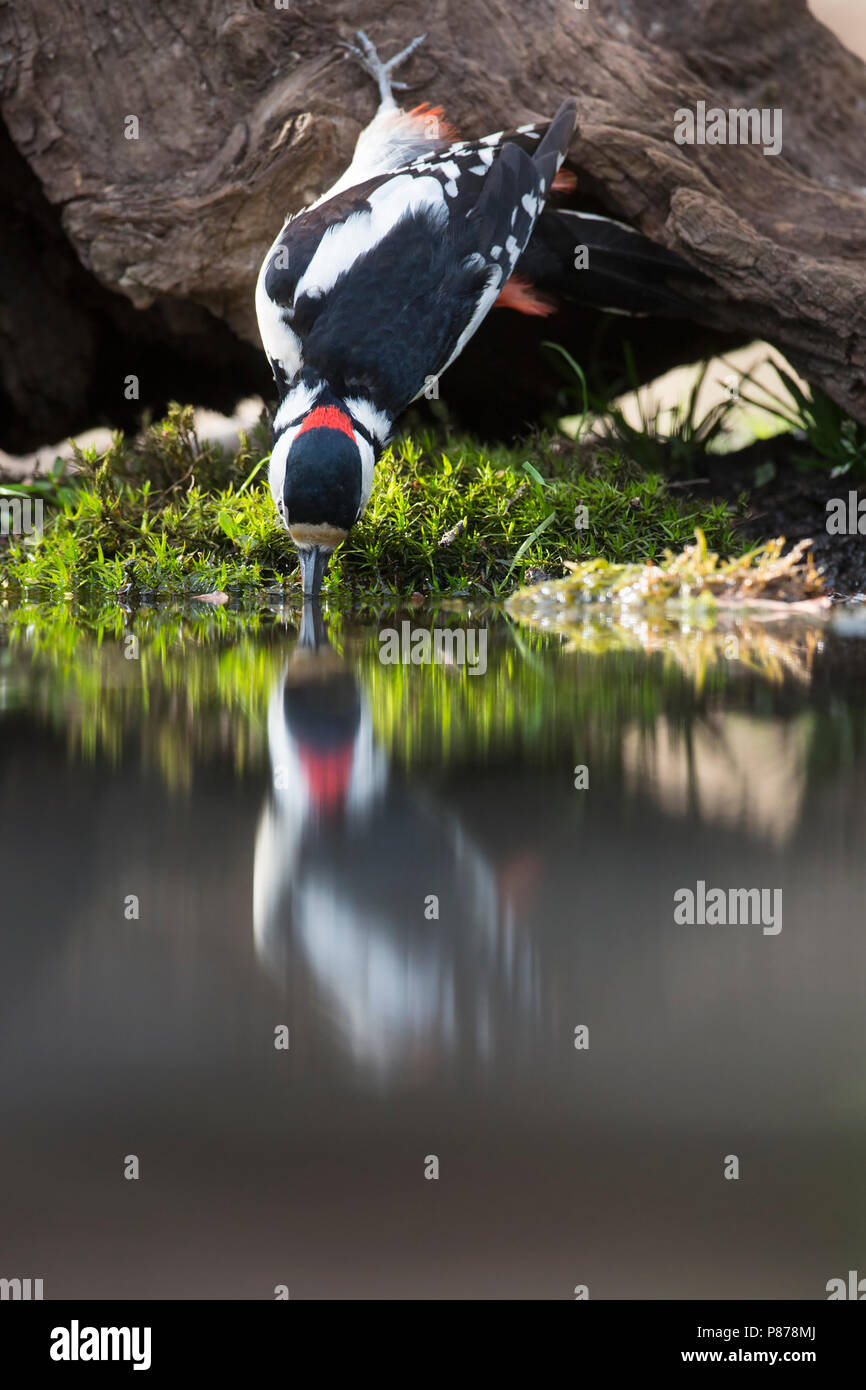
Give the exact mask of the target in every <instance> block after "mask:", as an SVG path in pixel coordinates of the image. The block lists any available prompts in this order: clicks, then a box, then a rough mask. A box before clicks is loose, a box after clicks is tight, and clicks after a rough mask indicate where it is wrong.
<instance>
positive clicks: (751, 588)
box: [508, 531, 825, 689]
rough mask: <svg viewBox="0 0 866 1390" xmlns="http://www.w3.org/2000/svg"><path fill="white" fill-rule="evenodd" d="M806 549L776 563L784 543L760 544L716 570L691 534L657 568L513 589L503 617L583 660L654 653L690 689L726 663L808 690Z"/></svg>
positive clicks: (587, 566) (599, 571) (819, 607)
mask: <svg viewBox="0 0 866 1390" xmlns="http://www.w3.org/2000/svg"><path fill="white" fill-rule="evenodd" d="M807 545H808V543H802V544H800V545H797V546H794V547H793V548H792V549H791V550H790V551H789V552H788V553H787V554H783V553H782V551H783V547H784V541H781V540H775V541H768V542H767V543H766V544H765V545H761V546H758V547H756V548H755V549H754V550H752V551H750V552H749V553H748V554H747V555H744V556H741V557H740V558H738V559H734V560H727V561H721V560H720V559H719V557H718V555H717V554H715V553H714V552H712V551H711V550H709V548H708V546H707V543H706V539H705V537H704V535H703V533H702V532H700V531H699V532H698V533H697V540H696V543H695V544H694V545H690V546H686V547H685V549H684V550H683V551H682V552H681V553H680V554H679V555H672V554H671V553H670V552H668V553H667V555H666V556H665V559H664V561H663V563H662V564H661V565H652V566H651V565H612V564H609V563H607V562H606V561H604V560H588V561H585V562H583V563H577V564H571V565H569V566H568V568H569V569H570V570H571V574H570V575H569V577H568V578H567V579H560V580H551V581H549V582H547V583H544V584H538V585H535V586H533V587H532V588H529V589H521V590H520V591H519V592H518V593H516V594H514V595H513V596H512V598H511V599H509V601H508V610H509V612H510V613H511V614H512V616H513V617H515V618H517V619H518V620H519V621H520V622H522V623H525V624H527V625H528V626H530V627H534V628H538V629H542V630H544V631H548V632H556V633H558V634H559V635H560V636H562V637H564V638H566V639H567V641H568V643H569V646H570V647H571V648H572V649H576V650H580V651H582V652H592V653H594V654H596V655H598V654H601V653H603V652H609V651H623V650H631V651H642V652H646V653H651V652H660V653H662V655H663V658H664V661H665V664H667V665H676V666H678V667H679V668H680V669H681V670H683V671H684V672H686V673H687V674H688V675H689V676H691V678H692V679H693V680H694V682H695V685H696V687H697V688H698V689H701V688H703V686H704V684H705V682H706V680H707V677H708V673H709V672H710V671H712V670H713V669H714V668H716V669H724V666H725V664H726V663H727V664H728V665H729V668H730V670H732V671H733V670H734V669H737V670H738V671H739V672H742V671H743V670H749V671H752V672H753V673H755V674H758V675H760V676H762V677H763V678H764V679H765V680H768V681H772V682H775V683H779V682H781V681H782V680H783V679H784V677H785V675H789V676H793V677H795V678H796V679H798V680H801V681H803V682H807V681H808V680H809V678H810V676H811V672H812V664H813V659H814V656H815V653H816V651H817V650H818V646H819V643H820V640H821V637H822V635H823V624H822V618H823V614H824V607H825V601H824V600H823V599H822V598H821V597H820V596H821V594H822V592H823V585H822V582H821V578H820V574H819V572H818V571H817V570H816V569H815V567H814V565H813V563H812V558H811V554H810V552H809V551H808V549H807ZM784 601H787V603H786V602H784ZM768 617H772V619H773V622H772V624H769V623H767V622H766V621H762V619H767V618H768Z"/></svg>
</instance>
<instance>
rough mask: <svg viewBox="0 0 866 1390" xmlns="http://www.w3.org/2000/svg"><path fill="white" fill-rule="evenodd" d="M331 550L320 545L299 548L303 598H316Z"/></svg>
mask: <svg viewBox="0 0 866 1390" xmlns="http://www.w3.org/2000/svg"><path fill="white" fill-rule="evenodd" d="M331 554H332V552H331V550H330V549H328V550H325V549H324V548H323V547H322V546H320V545H305V546H299V548H298V556H299V558H300V561H301V587H302V589H303V594H304V598H318V597H319V591H320V590H321V587H322V580H323V579H324V577H325V570H326V569H327V568H328V562H329V560H330V558H331Z"/></svg>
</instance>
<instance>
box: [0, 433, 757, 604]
mask: <svg viewBox="0 0 866 1390" xmlns="http://www.w3.org/2000/svg"><path fill="white" fill-rule="evenodd" d="M266 462H267V454H266V446H265V438H264V434H263V433H260V432H259V433H255V434H254V437H253V439H251V440H244V441H242V445H241V448H240V450H239V451H238V452H237V453H236V454H235V455H226V454H224V453H223V452H222V451H221V450H220V449H219V448H218V447H217V446H215V445H210V444H205V445H201V444H200V443H199V441H198V440H197V439H196V437H195V434H194V430H193V424H192V411H191V410H190V409H189V408H188V407H185V408H181V407H179V406H175V407H172V410H171V411H170V413H169V415H168V417H167V418H166V419H165V420H164V421H161V422H160V423H159V424H156V425H153V426H151V427H150V428H149V429H148V430H146V431H145V433H144V434H143V436H142V437H141V438H140V439H139V440H137V441H130V440H127V439H125V438H124V437H123V436H121V435H117V436H116V437H115V439H114V441H113V443H112V445H111V447H110V448H109V449H108V450H106V451H105V452H104V453H102V454H99V453H96V452H94V451H88V452H84V453H79V455H78V458H77V465H78V468H79V469H80V471H79V472H78V473H77V474H75V475H74V476H72V477H64V476H60V475H57V476H56V477H55V478H54V479H53V480H52V482H51V484H50V485H49V486H48V487H47V488H46V485H45V484H42V485H41V488H40V495H41V496H43V497H44V499H45V514H44V515H45V527H44V532H43V534H42V536H41V537H37V536H31V537H24V538H18V537H13V538H10V539H9V540H7V541H6V542H5V544H4V546H3V549H2V550H0V576H2V578H3V580H4V581H5V583H6V584H7V585H8V586H15V587H21V588H31V587H33V586H35V587H37V588H42V587H43V586H44V587H47V588H49V589H51V590H53V591H55V592H56V591H58V590H59V591H61V592H72V591H77V590H79V589H81V588H83V587H84V586H93V587H95V588H96V589H97V590H102V591H105V592H109V591H111V592H113V591H115V590H117V589H118V588H119V587H120V586H121V585H122V584H123V582H124V572H123V571H124V564H125V563H126V562H129V561H131V560H134V561H135V568H134V574H135V580H136V582H137V584H138V585H139V587H140V588H141V589H142V591H143V592H145V593H147V592H148V591H151V592H157V593H184V592H186V593H190V592H205V591H208V590H214V589H223V590H227V591H231V590H232V589H233V588H239V587H243V588H245V589H250V588H252V589H269V588H272V587H274V586H280V587H283V586H284V585H286V584H288V583H290V582H291V583H294V582H295V581H296V580H297V560H296V556H295V553H294V549H293V547H292V545H291V543H290V542H289V540H288V538H287V537H286V535H285V533H284V532H283V531H282V529H281V528H280V527H279V526H278V523H277V518H276V514H275V511H274V507H273V503H272V501H271V498H270V494H269V492H268V489H267V485H266V482H264V481H263V478H264V473H265V466H266ZM376 473H377V476H376V482H375V485H374V490H373V495H372V498H371V501H370V504H369V506H368V508H367V511H366V513H365V516H364V518H363V520H362V521H361V523H359V525H358V526H357V527H356V528H355V529H354V531H353V532H352V534H351V536H350V537H349V540H348V541H347V542H346V543H345V544H344V545H343V546H342V547H341V548H340V549H339V550H338V551H337V553H336V555H335V558H334V561H333V562H332V565H331V570H330V572H329V575H328V579H327V580H326V587H325V592H326V594H330V595H331V596H332V597H335V596H337V595H339V593H340V592H341V590H343V589H346V588H348V589H350V590H351V591H352V592H353V593H358V592H368V593H369V592H379V593H381V592H382V591H383V590H388V591H393V592H397V593H402V594H408V593H411V592H413V591H417V590H422V591H424V592H425V593H429V594H434V595H435V594H443V595H444V594H453V593H455V592H457V593H459V592H468V593H472V594H474V595H478V594H486V595H488V596H490V597H499V596H501V595H504V594H505V593H507V592H509V591H510V590H511V589H513V587H514V586H515V584H517V583H519V582H520V581H521V580H522V579H523V578H524V577H525V575H526V573H527V571H528V570H529V569H530V568H531V567H541V568H542V569H544V570H545V571H548V572H550V573H559V572H561V566H562V563H563V561H564V560H574V559H580V558H581V557H590V556H592V557H596V556H601V557H604V558H606V559H608V560H610V561H615V562H633V563H642V562H645V561H650V560H654V559H656V558H658V557H659V556H660V555H661V554H662V552H663V551H664V550H665V549H666V548H669V547H677V546H680V545H682V544H683V543H684V542H685V541H686V540H688V538H689V537H690V536H691V535H692V533H693V532H694V529H695V527H696V526H699V527H701V528H702V529H703V530H704V531H705V533H706V535H707V538H708V540H709V541H710V543H711V544H713V545H715V546H718V547H720V548H724V549H730V548H731V546H732V533H731V521H732V517H731V514H730V512H729V510H728V508H727V507H726V506H725V504H723V503H721V502H709V503H704V502H702V503H698V502H695V501H690V500H688V499H687V498H684V497H682V496H681V495H678V494H676V495H675V494H672V493H670V492H669V491H668V490H667V487H666V484H665V481H664V479H663V478H662V477H661V476H660V475H658V474H655V473H649V474H646V473H643V472H641V470H640V469H639V467H637V466H636V465H635V464H634V463H630V462H626V461H624V460H623V459H622V458H621V457H620V456H619V455H618V454H617V453H615V452H613V451H612V450H610V449H603V450H602V451H601V452H597V453H596V454H595V455H590V454H587V453H586V452H585V451H582V450H579V449H576V448H573V447H572V446H571V445H569V444H568V443H567V442H565V441H563V440H561V439H558V438H547V437H540V438H535V439H533V440H531V441H530V442H529V443H528V444H527V445H526V446H524V447H522V448H519V449H505V448H493V449H488V448H485V447H483V446H481V445H479V444H478V443H476V442H473V441H470V440H466V439H457V440H454V441H453V443H452V444H451V445H450V447H449V448H448V449H447V451H444V452H443V450H442V448H441V446H439V445H437V444H436V443H435V441H434V440H433V438H432V437H420V438H415V439H412V438H407V439H403V440H400V441H398V442H397V443H396V444H395V445H394V446H393V447H392V448H391V449H389V450H388V451H387V452H386V454H385V455H384V457H383V458H382V460H381V461H380V463H379V466H378V468H377V470H376ZM576 523H577V525H576Z"/></svg>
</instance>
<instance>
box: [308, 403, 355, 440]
mask: <svg viewBox="0 0 866 1390" xmlns="http://www.w3.org/2000/svg"><path fill="white" fill-rule="evenodd" d="M321 429H325V430H342V431H343V434H347V435H348V436H349V438H350V439H354V438H355V431H354V430H353V429H352V421H351V420H350V419H349V417H348V415H345V414H344V413H343V411H342V410H340V409H339V408H338V407H337V406H335V405H319V406H317V407H316V409H315V410H311V411H310V413H309V415H308V416H307V418H306V420H305V421H304V423H303V424H302V425H301V428H300V429H299V430H298V434H303V433H304V431H305V430H321Z"/></svg>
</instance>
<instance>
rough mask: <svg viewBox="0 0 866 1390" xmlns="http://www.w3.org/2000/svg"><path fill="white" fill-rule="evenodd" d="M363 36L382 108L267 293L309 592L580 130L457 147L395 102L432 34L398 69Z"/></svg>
mask: <svg viewBox="0 0 866 1390" xmlns="http://www.w3.org/2000/svg"><path fill="white" fill-rule="evenodd" d="M357 37H358V44H359V47H358V48H353V50H352V51H353V52H354V53H355V54H356V55H357V57H358V58H359V59H360V61H361V62H362V63H363V65H364V67H365V68H366V70H367V71H368V72H369V73H370V74H371V76H372V77H374V79H375V80H376V82H377V83H378V86H379V93H380V97H381V101H380V105H379V109H378V111H377V112H376V115H375V117H374V119H373V120H372V122H371V123H370V125H368V126H367V127H366V129H365V130H363V131H362V133H361V135H360V136H359V138H358V143H357V145H356V146H355V153H354V157H353V159H352V163H351V164H350V166H349V168H348V169H347V170H346V172H345V173H344V174H343V176H342V177H341V178H340V179H339V180H338V181H337V183H336V184H334V186H333V188H330V189H329V190H328V191H327V193H324V194H323V195H322V196H321V198H319V199H318V200H317V201H316V202H315V203H313V204H312V205H311V206H310V207H308V208H305V209H304V210H303V211H302V212H299V213H296V214H295V215H294V216H292V217H289V219H288V220H287V222H286V223H285V225H284V226H283V228H282V230H281V232H280V234H279V236H278V237H277V239H276V241H275V242H274V243H273V245H272V246H271V248H270V250H269V251H268V254H267V255H266V257H265V259H264V262H263V264H262V268H261V271H260V273H259V278H258V284H257V287H256V313H257V316H258V321H259V331H260V333H261V337H262V342H263V344H264V348H265V352H266V353H267V355H268V359H269V361H270V363H271V367H272V369H273V373H274V377H275V379H276V382H277V388H278V391H279V395H280V401H279V405H278V407H277V411H276V414H275V417H274V446H273V452H272V454H271V464H270V485H271V492H272V493H273V497H274V501H275V503H276V506H277V511H278V512H279V514H280V518H281V520H282V523H283V525H284V526H285V527H286V529H287V531H288V532H289V535H290V536H291V538H292V540H293V541H294V543H295V545H296V546H297V548H298V551H299V554H300V561H301V577H302V581H303V591H304V593H305V594H308V595H309V594H317V593H318V592H319V589H320V587H321V583H322V578H323V576H324V573H325V570H326V568H327V565H328V561H329V559H330V557H331V554H332V552H333V550H334V548H335V547H336V546H337V545H339V544H340V542H341V541H342V540H344V539H345V537H346V535H347V534H348V532H349V529H350V528H351V526H352V525H353V524H354V523H355V522H356V521H357V520H358V518H359V517H360V515H361V513H362V512H363V510H364V508H365V506H366V505H367V500H368V498H369V496H370V489H371V487H372V483H373V470H374V468H375V465H376V461H377V459H378V457H379V455H380V454H381V452H382V449H383V448H384V447H385V445H386V443H387V442H388V439H389V437H390V435H391V431H392V428H393V426H394V422H395V420H396V419H397V417H398V416H399V415H400V414H401V412H402V411H403V410H405V409H406V407H407V406H408V405H409V403H410V402H411V401H413V400H415V399H416V398H417V397H418V396H420V395H421V394H422V392H424V390H425V388H426V387H427V385H428V383H429V382H430V381H431V380H435V379H437V378H438V377H439V376H440V375H441V373H442V372H444V371H445V369H446V368H447V367H448V366H449V365H450V364H451V363H452V362H453V361H454V359H455V358H456V357H458V356H459V354H460V353H461V352H462V351H463V348H464V347H465V346H466V344H467V343H468V342H469V339H470V338H471V337H472V335H473V334H474V333H475V331H476V329H477V328H478V327H479V325H480V324H481V323H482V321H483V320H484V318H485V317H486V315H487V314H488V312H489V311H490V310H491V309H492V308H493V305H494V304H495V303H496V300H497V299H498V298H499V297H500V295H501V294H502V292H503V290H504V288H505V286H506V283H507V281H508V280H509V277H510V276H511V274H512V272H513V271H514V269H515V266H516V265H517V262H518V260H519V259H520V256H521V254H522V252H523V251H524V250H525V248H526V246H527V243H528V242H529V239H530V237H531V235H532V231H533V228H534V227H535V224H536V221H537V219H538V216H539V213H540V212H541V210H542V208H543V207H544V204H545V200H546V198H547V196H548V194H549V193H550V190H551V187H552V185H553V182H554V179H555V177H556V174H557V171H558V170H559V167H560V165H561V164H562V161H563V159H564V158H565V154H566V151H567V149H568V144H569V141H570V139H571V137H572V134H573V132H574V127H575V110H576V107H575V102H574V101H573V100H568V101H565V102H563V103H562V105H561V106H560V108H559V110H558V111H557V113H556V115H555V116H554V117H553V120H552V121H550V122H549V123H544V124H540V125H531V126H522V127H521V128H520V129H519V130H517V131H515V132H514V133H512V134H505V133H499V134H496V135H487V136H485V137H484V138H483V139H481V140H470V141H456V140H452V139H449V138H448V137H449V135H450V133H451V132H450V128H449V127H447V126H446V125H445V123H444V121H442V120H440V117H441V112H440V110H439V109H438V108H430V107H427V106H422V107H416V108H415V110H413V111H410V112H404V111H402V110H401V109H400V108H399V107H398V106H397V104H396V102H395V100H394V96H393V90H392V89H393V88H394V87H396V86H399V85H401V84H398V83H394V82H392V80H391V73H392V72H393V70H394V69H395V68H396V67H397V66H398V65H399V64H400V63H402V62H403V61H404V60H405V59H406V58H408V57H409V55H410V54H411V53H412V52H414V50H415V49H416V48H417V47H418V44H419V43H421V42H422V39H423V37H424V36H423V35H422V36H421V38H417V39H415V40H414V41H413V42H412V43H411V44H409V45H408V47H407V48H404V49H403V51H402V52H401V53H398V54H397V55H396V56H395V57H394V58H391V59H390V60H389V61H388V62H387V63H385V62H383V61H382V60H381V59H380V58H379V56H378V54H377V52H376V50H375V48H374V47H373V45H372V44H371V43H370V41H369V39H368V38H367V36H366V35H365V34H363V33H359V34H358V36H357ZM443 136H444V138H443Z"/></svg>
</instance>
